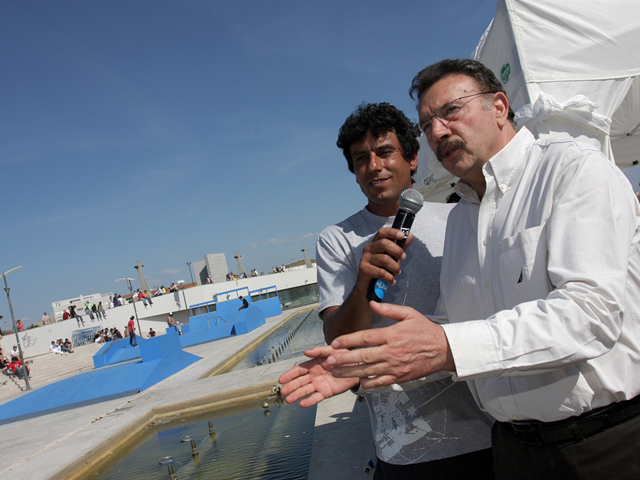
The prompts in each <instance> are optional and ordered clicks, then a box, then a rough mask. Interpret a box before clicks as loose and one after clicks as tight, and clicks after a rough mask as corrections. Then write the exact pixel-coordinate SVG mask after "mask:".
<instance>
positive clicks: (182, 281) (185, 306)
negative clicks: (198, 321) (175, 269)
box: [178, 280, 189, 315]
mask: <svg viewBox="0 0 640 480" xmlns="http://www.w3.org/2000/svg"><path fill="white" fill-rule="evenodd" d="M183 283H184V280H178V288H180V287H181V286H182V284H183ZM182 298H183V299H184V308H186V309H187V315H189V305H187V297H186V296H185V294H184V287H182Z"/></svg>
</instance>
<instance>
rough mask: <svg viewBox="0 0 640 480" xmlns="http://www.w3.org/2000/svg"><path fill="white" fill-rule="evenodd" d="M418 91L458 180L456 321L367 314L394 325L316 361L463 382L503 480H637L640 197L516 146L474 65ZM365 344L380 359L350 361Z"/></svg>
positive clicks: (567, 153)
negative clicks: (487, 424)
mask: <svg viewBox="0 0 640 480" xmlns="http://www.w3.org/2000/svg"><path fill="white" fill-rule="evenodd" d="M410 91H411V94H412V96H415V97H416V98H417V100H418V113H419V118H420V127H421V128H422V130H423V132H424V133H425V135H426V137H427V140H428V141H429V145H430V146H431V148H432V149H433V150H434V152H436V154H437V156H438V159H439V160H440V161H441V162H442V165H443V166H444V167H445V168H446V169H447V170H448V171H450V172H451V173H453V174H454V175H456V176H458V177H459V178H460V179H461V180H460V182H459V183H458V184H457V186H456V191H457V193H458V194H459V195H460V196H461V197H462V200H461V201H460V203H458V204H457V205H456V207H455V208H454V209H453V210H452V212H451V215H450V217H449V219H448V223H447V233H446V240H445V248H444V254H443V264H442V273H441V278H440V291H441V298H440V302H439V309H438V310H439V311H438V313H439V314H440V315H441V316H442V317H444V318H446V319H448V321H449V323H448V324H444V325H438V324H435V323H433V322H431V321H430V320H429V319H427V318H425V317H424V316H423V315H421V314H419V313H418V312H416V311H414V310H412V309H411V308H408V307H403V306H396V305H387V304H381V305H379V304H373V303H372V304H371V309H372V310H373V312H374V313H377V314H379V315H383V316H386V317H388V318H391V319H394V320H397V321H398V322H399V323H398V324H396V325H393V326H391V327H388V328H386V329H378V330H368V331H362V332H356V333H354V334H350V335H346V336H342V337H338V338H337V339H336V340H334V342H333V343H332V347H333V349H332V348H331V347H322V348H316V349H315V351H313V352H310V355H312V356H316V357H321V358H323V359H324V360H323V361H324V362H325V364H326V365H327V367H328V368H329V369H332V374H333V375H334V376H335V377H337V378H340V379H341V380H346V379H347V378H360V384H361V385H362V386H363V387H367V388H369V387H376V386H380V385H388V384H391V383H394V382H406V381H408V380H413V379H416V378H419V377H424V376H427V375H431V374H434V373H435V372H440V371H450V372H452V373H453V374H454V375H455V378H456V379H457V380H459V381H460V380H466V381H467V383H468V384H469V387H470V388H471V391H472V393H473V395H474V397H475V399H476V401H477V403H478V405H480V407H481V408H482V409H484V410H485V411H487V412H489V413H490V414H491V415H492V416H493V417H494V418H495V419H496V420H497V422H496V424H495V425H494V427H493V431H492V446H493V456H494V470H495V473H496V477H497V478H499V479H539V478H545V479H562V480H566V479H602V478H609V479H627V478H629V479H635V478H640V455H638V452H639V451H640V396H639V393H640V376H639V375H638V374H637V366H638V365H639V364H640V326H639V324H638V319H639V318H640V287H639V283H640V234H639V233H637V232H638V231H640V228H639V227H640V221H639V216H640V208H639V206H638V202H637V201H636V200H635V198H634V195H633V191H632V188H631V185H630V184H629V182H628V180H627V179H626V178H625V177H624V175H623V174H622V172H620V170H619V169H618V168H617V167H616V166H615V165H614V164H613V163H612V162H611V161H610V160H608V159H607V158H606V157H604V156H603V155H602V154H601V152H600V151H599V150H598V149H596V148H594V147H593V146H591V145H587V144H582V143H580V142H577V141H574V140H568V139H546V140H536V139H535V138H534V137H533V135H532V134H531V133H530V132H529V131H528V130H527V129H526V128H522V129H520V131H519V132H517V133H516V130H515V129H514V127H513V125H512V123H511V121H512V118H513V113H512V111H511V109H510V107H509V102H508V100H507V96H506V94H505V92H504V90H503V88H502V86H501V84H500V82H499V81H498V80H497V78H496V77H495V75H494V74H493V72H491V71H490V70H489V69H487V68H486V67H484V66H483V65H482V64H480V63H479V62H475V61H472V60H458V59H451V60H443V61H441V62H438V63H436V64H433V65H431V66H429V67H427V68H426V69H424V70H422V71H421V72H420V73H418V75H416V77H415V78H414V80H413V84H412V87H411V90H410ZM360 346H374V347H372V348H366V349H358V350H352V351H347V350H344V349H346V348H349V349H351V348H354V347H360ZM334 349H335V350H334ZM338 349H341V350H340V351H337V350H338Z"/></svg>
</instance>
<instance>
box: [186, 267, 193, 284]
mask: <svg viewBox="0 0 640 480" xmlns="http://www.w3.org/2000/svg"><path fill="white" fill-rule="evenodd" d="M187 266H188V267H189V275H191V283H193V272H191V262H187Z"/></svg>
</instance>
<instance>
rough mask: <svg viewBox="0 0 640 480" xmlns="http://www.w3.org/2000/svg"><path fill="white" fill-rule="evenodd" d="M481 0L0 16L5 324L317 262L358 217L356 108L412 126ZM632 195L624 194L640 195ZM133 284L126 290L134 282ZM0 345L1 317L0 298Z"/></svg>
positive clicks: (19, 5) (465, 46)
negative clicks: (340, 137) (219, 266)
mask: <svg viewBox="0 0 640 480" xmlns="http://www.w3.org/2000/svg"><path fill="white" fill-rule="evenodd" d="M495 5H496V3H495V0H491V1H485V0H462V1H457V2H429V1H424V0H421V1H403V2H391V1H379V0H368V1H349V2H344V1H329V2H301V1H262V2H258V1H237V2H208V1H195V0H194V1H190V0H182V1H178V0H174V1H168V0H165V1H161V0H154V1H151V0H138V1H113V0H112V1H91V2H87V1H67V0H60V1H56V2H51V1H44V0H32V1H28V2H18V1H5V2H0V45H1V47H2V48H0V91H1V92H2V94H1V95H0V139H1V141H0V166H1V168H2V179H3V181H2V187H1V188H0V199H1V203H2V212H3V213H2V229H1V230H0V270H1V271H7V270H9V269H11V268H13V267H15V266H18V265H23V267H24V268H23V269H22V270H20V271H17V272H14V273H12V274H10V275H9V277H8V280H9V285H10V287H11V297H12V301H13V305H14V311H15V314H16V317H22V318H24V317H29V318H30V320H31V321H36V320H38V319H39V318H40V316H41V315H42V312H43V311H44V310H47V311H50V310H51V302H53V301H56V300H61V299H66V298H72V297H74V296H77V295H80V294H91V293H95V292H101V293H107V292H119V293H126V292H124V290H123V287H122V284H117V283H115V280H116V279H118V278H122V277H125V276H130V277H133V278H136V275H135V273H136V272H135V270H134V268H133V266H134V264H135V261H136V260H140V261H141V262H142V263H143V264H144V265H145V274H146V275H147V278H148V281H149V283H150V284H151V285H156V284H164V285H168V284H170V283H171V282H173V281H177V280H178V279H185V280H187V281H189V271H188V268H187V266H186V262H187V261H199V260H202V259H203V256H204V254H207V253H220V252H224V253H225V254H226V257H227V263H228V265H229V268H230V269H231V270H233V271H237V265H236V263H235V260H234V259H233V256H234V254H235V252H236V251H239V252H240V253H241V254H242V256H243V264H244V266H245V268H247V269H252V268H257V269H258V270H259V271H268V270H270V268H271V266H274V265H279V264H282V263H288V262H290V261H292V260H299V259H302V253H301V251H300V250H301V248H302V246H303V245H304V246H306V247H307V249H308V251H309V254H310V256H311V257H312V258H313V257H315V240H316V237H317V234H318V233H319V232H320V231H321V230H322V229H323V228H324V227H325V226H327V225H329V224H332V223H335V222H337V221H340V220H342V219H343V218H345V217H347V216H348V215H350V214H352V213H354V212H355V211H357V210H358V209H360V208H362V206H363V205H364V204H365V200H364V197H363V196H362V194H361V193H360V191H359V188H358V187H357V185H356V183H355V179H354V177H353V175H352V174H351V173H349V171H348V170H347V167H346V162H345V160H344V158H343V157H342V155H341V152H340V151H339V150H338V149H337V147H336V146H335V140H336V135H337V131H338V128H339V127H340V125H341V124H342V122H343V121H344V119H345V118H346V117H347V116H348V115H349V113H351V111H353V109H354V108H355V107H356V106H357V105H358V104H359V103H360V102H362V101H368V102H381V101H388V102H390V103H393V104H395V105H396V106H398V107H399V108H401V109H403V110H404V111H405V112H406V113H407V114H408V115H409V116H410V117H411V118H414V119H416V118H417V115H416V114H415V108H414V104H413V102H412V100H411V99H410V98H409V96H408V94H407V91H408V87H409V84H410V81H411V78H412V77H413V75H414V74H415V73H417V72H418V71H419V70H420V69H421V68H423V67H425V66H426V65H428V64H429V63H432V62H434V61H437V60H440V59H442V58H447V57H468V56H469V55H470V54H471V52H472V50H473V48H474V47H475V45H476V43H477V41H478V39H479V38H480V35H481V34H482V32H483V31H484V30H485V28H486V27H487V26H488V24H489V22H490V20H491V18H492V17H493V14H494V12H495ZM636 185H637V182H636ZM136 284H137V280H136ZM0 315H4V317H5V318H4V320H3V321H2V322H1V323H0V325H1V326H2V327H3V328H6V327H7V326H8V319H9V318H10V314H9V308H8V304H7V302H6V300H0Z"/></svg>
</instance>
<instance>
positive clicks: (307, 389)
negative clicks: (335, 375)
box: [286, 383, 316, 403]
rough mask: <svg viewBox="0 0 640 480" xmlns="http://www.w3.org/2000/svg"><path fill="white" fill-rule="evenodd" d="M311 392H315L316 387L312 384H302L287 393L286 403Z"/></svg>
mask: <svg viewBox="0 0 640 480" xmlns="http://www.w3.org/2000/svg"><path fill="white" fill-rule="evenodd" d="M312 393H316V389H315V387H314V386H313V384H311V383H310V384H308V385H304V386H302V387H300V388H298V389H297V390H294V391H292V392H291V393H290V394H289V395H287V396H286V397H287V398H286V400H287V403H293V402H295V401H297V400H300V399H301V398H304V397H306V396H307V395H311V394H312Z"/></svg>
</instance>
